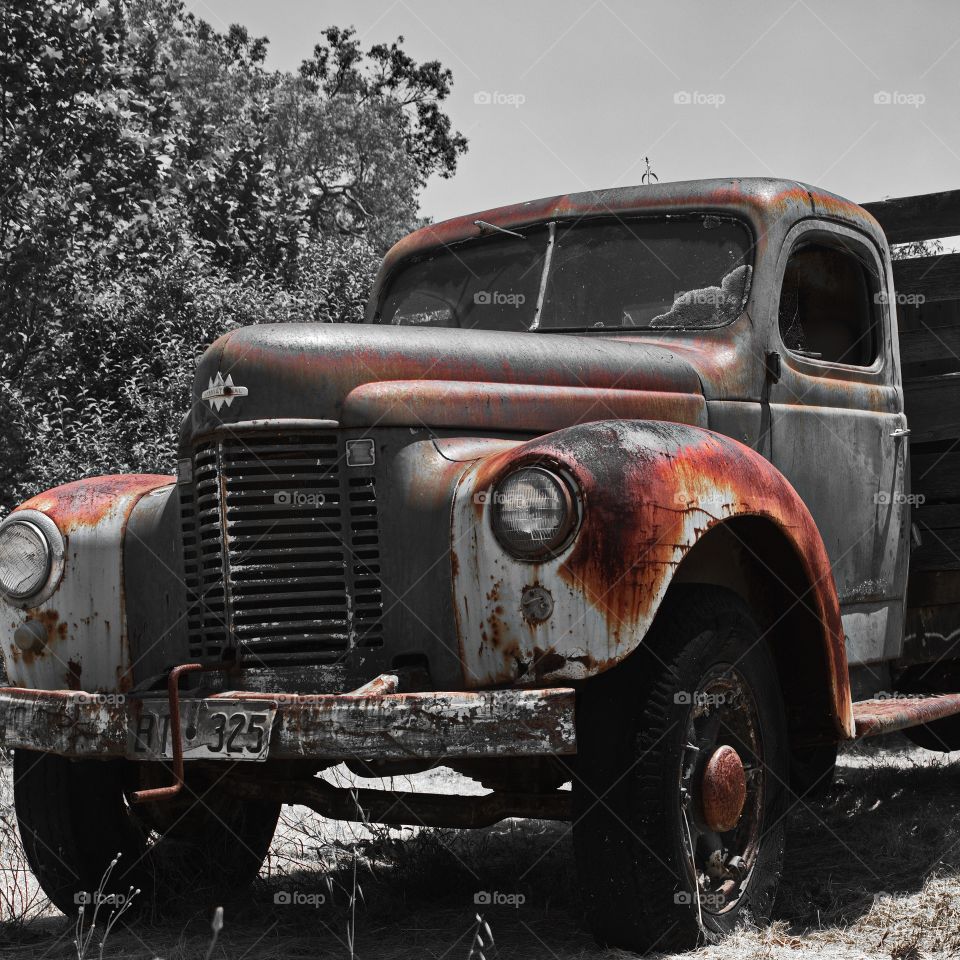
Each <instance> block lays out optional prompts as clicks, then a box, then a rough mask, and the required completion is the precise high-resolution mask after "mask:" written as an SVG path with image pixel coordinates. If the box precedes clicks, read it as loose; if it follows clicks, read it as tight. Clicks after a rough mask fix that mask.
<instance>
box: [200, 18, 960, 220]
mask: <svg viewBox="0 0 960 960" xmlns="http://www.w3.org/2000/svg"><path fill="white" fill-rule="evenodd" d="M186 5H187V7H188V8H189V9H191V10H193V11H194V12H195V13H197V14H198V15H199V16H202V17H203V18H204V19H206V20H208V21H209V22H210V23H211V24H213V25H214V26H216V27H219V28H221V29H222V28H224V27H225V26H226V25H227V24H229V23H234V22H238V23H242V24H243V25H244V26H246V27H247V28H248V29H249V30H250V31H251V32H252V33H254V34H255V35H258V36H267V37H269V39H270V54H269V58H268V63H269V64H270V65H271V66H275V67H280V68H285V69H293V68H295V67H296V66H297V65H298V64H299V62H300V61H301V60H302V59H303V58H304V57H306V56H307V55H308V54H309V52H310V50H311V48H312V46H313V44H314V43H315V42H316V41H317V40H318V38H319V33H320V30H321V29H322V28H324V27H325V26H327V25H331V24H336V25H338V26H348V25H353V26H355V27H356V28H357V30H358V32H359V34H360V36H361V38H362V41H363V43H364V45H365V46H366V45H369V44H373V43H376V42H381V41H391V40H393V39H395V38H396V36H397V35H398V34H402V35H403V36H404V37H405V38H406V42H405V44H404V46H405V48H406V49H407V50H408V51H409V53H410V54H411V55H412V56H414V57H415V58H417V59H418V60H430V59H439V60H440V61H441V62H442V63H443V64H444V65H446V66H448V67H450V68H451V69H452V70H453V75H454V88H453V93H452V95H451V97H450V99H449V100H448V101H447V108H446V109H447V112H448V113H449V114H450V116H451V118H452V120H453V124H454V126H455V127H456V128H457V129H459V130H460V131H461V132H462V133H464V134H465V135H466V136H467V138H468V139H469V141H470V148H469V151H468V153H467V155H466V156H465V157H464V158H463V160H462V161H461V163H460V166H459V169H458V172H457V175H456V177H455V178H454V179H452V180H441V179H439V178H434V179H433V180H432V181H431V183H430V184H429V185H428V187H427V189H426V191H425V192H424V194H423V197H422V205H421V206H422V212H423V213H424V214H425V215H428V216H431V217H434V218H436V219H443V218H446V217H451V216H455V215H457V214H461V213H468V212H472V211H475V210H482V209H485V208H487V207H492V206H498V205H500V204H504V203H511V202H514V201H519V200H529V199H532V198H535V197H542V196H550V195H553V194H558V193H568V192H571V191H577V190H586V189H593V188H600V187H609V186H618V185H624V184H631V183H639V182H640V177H641V174H642V173H643V171H644V162H643V159H642V158H643V157H644V156H645V155H649V156H650V158H651V160H652V166H653V170H654V171H655V172H656V173H657V174H658V175H659V177H660V179H661V181H664V180H686V179H692V178H697V177H721V176H750V175H772V176H782V177H789V178H793V179H797V180H802V181H805V182H808V183H813V184H816V185H818V186H821V187H825V188H827V189H829V190H833V191H834V192H836V193H839V194H842V195H844V196H847V197H849V198H851V199H853V200H858V201H865V200H875V199H880V198H881V197H885V196H902V195H905V194H912V193H925V192H929V191H933V190H945V189H948V188H956V187H960V111H958V106H960V3H958V2H956V0H919V2H916V0H915V2H904V0H879V2H878V0H846V2H840V0H834V2H828V0H792V2H791V0H774V2H770V0H712V2H706V0H660V2H648V0H641V2H629V0H596V2H593V0H577V2H571V0H486V2H480V0H395V2H393V0H352V2H351V0H327V2H324V0H269V2H268V0H187V3H186ZM878 101H879V102H878Z"/></svg>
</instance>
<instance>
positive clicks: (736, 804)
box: [700, 745, 747, 833]
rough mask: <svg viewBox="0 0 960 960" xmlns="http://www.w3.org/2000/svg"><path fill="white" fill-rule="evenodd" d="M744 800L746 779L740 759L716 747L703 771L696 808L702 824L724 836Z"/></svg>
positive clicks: (729, 749) (730, 749) (730, 750)
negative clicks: (700, 813) (699, 807)
mask: <svg viewBox="0 0 960 960" xmlns="http://www.w3.org/2000/svg"><path fill="white" fill-rule="evenodd" d="M746 799H747V778H746V773H745V772H744V769H743V761H742V760H741V759H740V755H739V754H738V753H737V751H736V750H735V749H734V748H733V747H731V746H727V745H724V746H721V747H717V749H716V750H714V751H713V753H712V754H711V755H710V758H709V759H708V760H707V762H706V764H705V766H704V768H703V776H702V778H701V781H700V805H701V811H702V813H703V820H704V823H705V824H706V825H707V827H708V828H709V829H710V830H713V831H714V832H716V833H726V832H727V831H728V830H732V829H733V828H734V827H735V826H736V825H737V824H738V823H739V822H740V815H741V814H742V813H743V806H744V803H745V802H746Z"/></svg>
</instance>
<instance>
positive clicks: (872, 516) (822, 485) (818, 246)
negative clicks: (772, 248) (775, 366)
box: [769, 221, 909, 666]
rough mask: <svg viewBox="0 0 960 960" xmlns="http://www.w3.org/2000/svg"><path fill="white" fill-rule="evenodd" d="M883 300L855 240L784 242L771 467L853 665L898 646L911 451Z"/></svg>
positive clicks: (818, 237)
mask: <svg viewBox="0 0 960 960" xmlns="http://www.w3.org/2000/svg"><path fill="white" fill-rule="evenodd" d="M887 291H888V286H887V283H886V275H885V270H884V262H883V259H882V258H881V255H880V254H879V252H878V251H877V250H876V249H875V247H874V246H873V244H872V243H871V242H870V241H869V240H867V239H866V238H865V237H863V236H861V235H860V234H858V233H857V232H855V231H853V230H850V229H847V228H845V227H841V226H839V225H836V224H832V223H828V222H825V221H824V222H820V221H805V222H803V223H801V224H798V225H797V227H795V228H794V230H793V231H792V232H791V233H790V234H789V235H788V237H787V241H786V243H785V244H784V246H783V248H782V251H781V254H780V259H779V263H778V269H777V282H776V284H775V288H774V294H773V295H774V298H775V300H776V303H775V304H774V311H773V316H774V317H775V318H777V323H776V325H775V327H774V331H773V344H772V346H771V349H772V350H774V351H776V352H777V353H779V354H780V355H781V363H780V378H779V380H778V381H777V382H776V383H773V384H771V386H770V393H769V397H770V425H771V445H770V456H771V459H772V460H773V462H774V464H775V465H776V466H777V467H778V468H779V469H780V471H781V472H782V473H783V474H784V475H785V476H786V477H787V478H788V479H789V480H790V482H791V483H792V484H793V486H794V487H795V488H796V490H797V492H798V493H799V494H800V496H801V497H802V498H803V500H804V502H805V503H806V504H807V506H808V507H809V509H810V512H811V513H812V514H813V518H814V520H815V521H816V523H817V526H818V527H819V529H820V533H821V535H822V537H823V542H824V544H825V545H826V548H827V553H828V554H829V557H830V561H831V564H832V567H833V573H834V577H835V580H836V584H837V590H838V593H839V597H840V608H841V614H842V616H843V627H844V632H845V634H846V637H847V655H848V658H849V661H850V664H851V666H853V665H859V664H867V663H871V662H873V663H876V662H880V661H883V660H887V659H890V658H891V657H894V656H896V655H897V654H898V653H899V649H900V645H901V643H902V631H903V600H904V592H905V579H906V572H907V571H906V558H907V554H908V550H907V541H906V537H907V533H908V526H907V525H908V523H909V512H908V508H907V504H906V500H907V498H906V496H905V466H906V457H907V441H906V436H905V428H906V418H905V417H904V415H903V393H902V390H901V389H900V386H899V383H900V380H899V372H898V369H897V368H898V364H899V354H898V351H897V350H896V349H895V345H894V341H893V336H894V334H893V331H892V322H891V316H892V308H891V306H890V304H889V302H888V299H889V298H888V296H887Z"/></svg>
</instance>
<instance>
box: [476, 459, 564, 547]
mask: <svg viewBox="0 0 960 960" xmlns="http://www.w3.org/2000/svg"><path fill="white" fill-rule="evenodd" d="M528 470H532V471H537V472H540V473H544V474H546V475H547V476H548V477H550V479H551V480H554V481H556V483H557V487H558V488H559V489H560V491H561V492H562V494H563V498H564V501H565V504H566V507H567V511H566V519H565V522H564V524H563V526H562V527H561V528H560V531H559V532H558V534H557V535H556V536H555V537H554V539H553V540H552V541H551V543H550V545H544V546H543V547H542V548H541V549H538V550H536V551H532V552H531V553H528V554H520V553H518V552H517V551H516V547H515V546H514V545H513V544H510V543H506V542H504V540H503V538H502V536H501V535H500V532H499V531H498V530H497V523H496V516H495V515H496V508H497V503H496V494H497V492H499V491H500V489H501V488H502V487H503V485H504V484H505V483H506V482H507V481H508V480H509V479H511V478H512V477H514V476H516V475H517V474H518V473H523V472H525V471H528ZM490 489H491V492H492V493H493V494H494V496H493V497H492V498H491V503H490V509H489V510H488V514H489V523H490V529H491V531H492V533H493V536H494V539H495V540H496V541H497V543H498V544H499V545H500V548H501V549H502V550H503V551H504V552H505V553H506V554H507V555H508V556H509V557H511V559H513V560H518V561H520V562H522V563H544V562H546V561H548V560H554V559H556V558H557V557H558V556H560V555H561V554H562V553H565V552H566V550H567V549H568V548H569V547H570V545H571V544H572V543H573V541H574V539H575V538H576V535H577V533H578V532H579V530H580V523H581V520H582V510H581V500H582V497H581V493H580V487H579V484H577V482H576V480H575V478H574V477H573V476H572V475H571V474H570V472H569V471H568V470H566V469H564V468H563V467H562V466H561V465H560V464H557V463H553V462H552V461H548V460H528V461H524V462H521V463H515V464H512V465H511V467H510V469H509V470H507V471H505V472H504V473H503V474H502V475H501V476H500V477H499V478H498V479H497V480H496V482H495V483H494V484H493V485H492V486H491V488H490Z"/></svg>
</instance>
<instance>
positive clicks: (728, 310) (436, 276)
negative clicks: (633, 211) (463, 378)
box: [374, 216, 752, 331]
mask: <svg viewBox="0 0 960 960" xmlns="http://www.w3.org/2000/svg"><path fill="white" fill-rule="evenodd" d="M518 233H519V234H520V235H519V236H514V235H506V234H502V233H497V234H494V235H493V236H486V237H478V238H477V239H474V240H468V241H464V242H462V243H458V244H456V245H452V246H449V247H443V248H441V249H440V250H438V251H436V252H432V253H431V254H430V255H429V256H427V257H424V258H422V259H419V260H415V261H412V262H411V263H408V264H407V265H406V266H404V267H402V268H401V270H400V271H399V272H398V273H397V274H396V275H395V276H394V278H393V279H392V281H391V282H390V283H389V285H388V287H387V289H386V292H385V295H384V297H383V300H382V302H381V307H380V310H379V312H378V314H377V315H376V317H375V318H374V322H376V323H389V324H400V325H406V326H433V327H460V328H472V329H479V330H512V331H522V330H531V329H539V330H547V331H549V330H610V329H618V330H622V329H636V330H652V329H683V330H691V329H703V328H706V327H715V326H720V325H722V324H725V323H729V322H730V321H731V320H733V319H735V318H736V317H737V316H738V315H739V313H740V311H741V310H742V309H743V305H744V303H745V301H746V297H747V293H748V291H749V285H750V271H751V267H750V259H751V252H752V244H751V237H750V233H749V231H748V230H747V228H746V227H745V226H744V225H743V224H742V223H740V222H739V221H737V220H733V219H730V218H726V217H717V216H696V217H683V218H681V217H667V218H659V219H649V218H647V219H634V220H580V221H575V222H572V223H563V222H560V223H555V224H554V223H551V224H541V225H538V226H536V227H533V228H528V229H525V230H521V231H518Z"/></svg>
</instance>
